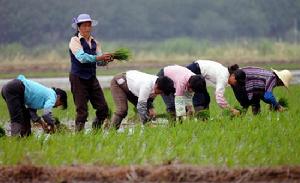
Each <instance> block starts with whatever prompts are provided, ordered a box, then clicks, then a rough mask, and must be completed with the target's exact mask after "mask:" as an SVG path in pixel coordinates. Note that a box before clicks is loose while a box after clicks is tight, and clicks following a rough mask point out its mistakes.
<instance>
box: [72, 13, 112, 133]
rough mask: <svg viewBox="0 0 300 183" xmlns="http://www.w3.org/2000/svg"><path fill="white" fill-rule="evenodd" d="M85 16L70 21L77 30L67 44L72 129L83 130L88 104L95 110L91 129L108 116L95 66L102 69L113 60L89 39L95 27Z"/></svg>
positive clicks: (87, 16) (81, 15)
mask: <svg viewBox="0 0 300 183" xmlns="http://www.w3.org/2000/svg"><path fill="white" fill-rule="evenodd" d="M97 23H98V22H97V21H95V20H92V19H91V17H90V15H88V14H80V15H79V16H78V17H77V18H74V23H73V24H72V27H73V28H74V29H76V30H77V32H76V33H75V35H74V36H73V37H72V38H71V41H70V43H69V49H70V56H71V71H70V75H69V79H70V83H71V92H72V94H73V99H74V103H75V106H76V119H75V130H76V131H81V130H83V129H84V125H85V122H86V121H87V117H88V101H90V102H91V104H92V106H93V108H94V109H96V118H95V119H94V121H93V125H92V126H93V128H94V129H97V128H100V127H101V126H102V124H103V121H104V120H105V119H106V118H107V117H108V106H107V103H106V100H105V98H104V95H103V91H102V88H101V86H100V84H99V82H98V80H97V78H96V65H98V66H105V65H107V64H108V62H111V61H113V57H112V54H109V53H102V50H101V46H100V43H99V42H97V41H96V40H95V39H94V38H93V37H92V36H91V32H92V27H93V26H95V25H97Z"/></svg>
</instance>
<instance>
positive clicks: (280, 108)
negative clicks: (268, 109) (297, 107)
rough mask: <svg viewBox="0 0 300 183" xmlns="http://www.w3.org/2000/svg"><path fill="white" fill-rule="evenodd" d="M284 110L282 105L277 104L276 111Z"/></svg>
mask: <svg viewBox="0 0 300 183" xmlns="http://www.w3.org/2000/svg"><path fill="white" fill-rule="evenodd" d="M285 110H286V109H285V108H284V107H282V106H281V105H279V106H278V108H277V109H276V111H278V112H283V111H285Z"/></svg>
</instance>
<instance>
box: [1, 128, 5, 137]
mask: <svg viewBox="0 0 300 183" xmlns="http://www.w3.org/2000/svg"><path fill="white" fill-rule="evenodd" d="M4 136H5V130H4V129H3V128H2V127H1V126H0V137H4Z"/></svg>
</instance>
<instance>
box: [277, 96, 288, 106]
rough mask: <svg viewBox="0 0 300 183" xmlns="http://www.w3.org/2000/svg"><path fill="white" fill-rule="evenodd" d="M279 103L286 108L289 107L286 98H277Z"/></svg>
mask: <svg viewBox="0 0 300 183" xmlns="http://www.w3.org/2000/svg"><path fill="white" fill-rule="evenodd" d="M278 103H279V105H281V106H282V107H284V108H288V107H289V103H288V100H287V99H286V98H280V99H279V100H278Z"/></svg>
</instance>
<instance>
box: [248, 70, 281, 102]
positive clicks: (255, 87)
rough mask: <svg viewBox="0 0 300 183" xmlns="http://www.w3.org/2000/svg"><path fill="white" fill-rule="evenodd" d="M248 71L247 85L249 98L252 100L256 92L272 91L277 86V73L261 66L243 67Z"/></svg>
mask: <svg viewBox="0 0 300 183" xmlns="http://www.w3.org/2000/svg"><path fill="white" fill-rule="evenodd" d="M242 70H243V71H244V72H245V73H246V81H245V87H246V91H247V95H248V99H249V100H251V99H252V97H253V93H254V92H259V91H261V92H272V90H273V88H274V87H275V86H276V83H277V79H276V75H275V74H274V73H273V72H272V71H268V70H265V69H262V68H259V67H243V68H242Z"/></svg>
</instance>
